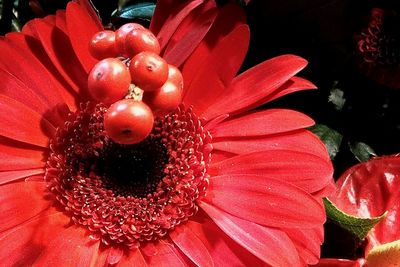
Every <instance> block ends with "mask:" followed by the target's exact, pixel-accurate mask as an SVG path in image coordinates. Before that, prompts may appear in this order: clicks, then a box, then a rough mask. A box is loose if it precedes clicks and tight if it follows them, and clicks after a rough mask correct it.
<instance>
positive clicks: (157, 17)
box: [149, 0, 204, 35]
mask: <svg viewBox="0 0 400 267" xmlns="http://www.w3.org/2000/svg"><path fill="white" fill-rule="evenodd" d="M190 2H192V1H181V4H180V5H179V4H177V3H176V1H173V0H158V1H157V5H156V9H155V10H154V14H153V17H152V18H151V22H150V27H149V29H150V31H151V32H152V33H154V34H155V35H158V33H159V32H160V30H161V28H162V27H164V26H165V25H168V24H169V23H170V22H169V21H171V20H173V17H175V16H177V14H178V13H179V11H181V10H182V9H185V7H186V6H187V5H190ZM202 2H204V0H203V1H202ZM189 9H190V8H189Z"/></svg>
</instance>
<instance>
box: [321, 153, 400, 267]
mask: <svg viewBox="0 0 400 267" xmlns="http://www.w3.org/2000/svg"><path fill="white" fill-rule="evenodd" d="M399 199H400V156H399V155H394V156H386V157H381V158H375V159H372V160H370V161H368V162H365V163H361V164H358V165H356V166H354V167H352V168H350V169H349V170H347V171H346V172H345V173H344V174H343V175H342V176H341V177H340V179H339V180H338V181H337V192H336V194H335V196H334V197H332V201H333V202H334V203H335V205H337V206H338V207H339V208H340V209H341V210H343V211H345V212H346V213H349V214H352V215H356V216H359V217H365V218H370V217H376V216H380V215H382V214H383V213H384V212H385V211H387V212H388V213H387V216H386V217H385V218H384V219H383V220H382V221H381V222H379V223H378V224H377V225H376V226H375V227H374V228H373V229H372V230H371V231H370V232H369V233H368V236H367V246H366V248H365V252H364V254H365V258H366V259H367V260H365V259H364V258H361V259H358V260H355V261H351V260H337V259H321V261H320V264H318V265H317V266H332V267H334V266H366V265H365V264H367V265H368V266H382V267H384V266H389V265H385V264H386V263H385V262H380V263H379V264H378V265H376V264H375V265H372V264H371V263H369V262H368V260H369V259H370V258H369V257H371V253H370V252H371V250H373V249H375V251H376V249H377V248H379V247H381V248H382V246H384V245H385V244H388V243H391V242H393V241H397V240H399V239H400V224H399V221H398V220H399V219H400V213H399V209H400V201H399ZM383 248H384V247H383ZM397 259H398V258H397ZM374 261H375V258H374ZM390 266H392V265H390Z"/></svg>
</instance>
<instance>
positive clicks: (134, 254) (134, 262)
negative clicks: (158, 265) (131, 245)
mask: <svg viewBox="0 0 400 267" xmlns="http://www.w3.org/2000/svg"><path fill="white" fill-rule="evenodd" d="M119 266H135V267H147V266H148V265H147V262H146V260H145V259H144V258H143V255H142V253H141V252H140V249H135V250H133V251H129V252H128V253H127V254H126V255H124V257H122V259H121V261H120V262H119Z"/></svg>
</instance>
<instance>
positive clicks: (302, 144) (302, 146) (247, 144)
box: [213, 130, 329, 160]
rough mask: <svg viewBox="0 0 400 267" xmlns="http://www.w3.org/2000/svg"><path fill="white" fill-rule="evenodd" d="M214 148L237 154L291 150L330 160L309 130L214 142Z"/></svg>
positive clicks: (323, 146) (319, 142)
mask: <svg viewBox="0 0 400 267" xmlns="http://www.w3.org/2000/svg"><path fill="white" fill-rule="evenodd" d="M213 148H214V149H217V150H222V151H226V152H230V153H235V154H246V153H251V152H258V151H265V150H290V151H298V152H306V153H310V154H313V155H316V156H319V157H322V158H325V159H326V160H329V156H328V153H327V151H326V147H325V145H324V144H323V143H322V142H321V140H320V139H319V138H318V137H317V136H315V135H314V134H312V133H310V132H309V131H307V130H300V131H295V132H291V133H284V134H276V135H269V136H263V137H253V138H234V139H227V138H223V139H221V140H213Z"/></svg>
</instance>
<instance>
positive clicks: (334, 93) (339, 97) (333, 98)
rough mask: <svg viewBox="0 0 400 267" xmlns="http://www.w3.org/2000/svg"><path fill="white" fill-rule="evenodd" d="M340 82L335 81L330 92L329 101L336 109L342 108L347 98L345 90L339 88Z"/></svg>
mask: <svg viewBox="0 0 400 267" xmlns="http://www.w3.org/2000/svg"><path fill="white" fill-rule="evenodd" d="M337 84H338V82H337V81H335V82H334V83H333V86H332V89H331V91H330V94H329V98H328V101H329V102H331V103H332V104H333V105H334V106H335V109H336V110H342V108H343V106H344V103H345V102H346V98H344V97H343V96H344V92H343V91H342V90H340V89H339V88H337Z"/></svg>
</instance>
